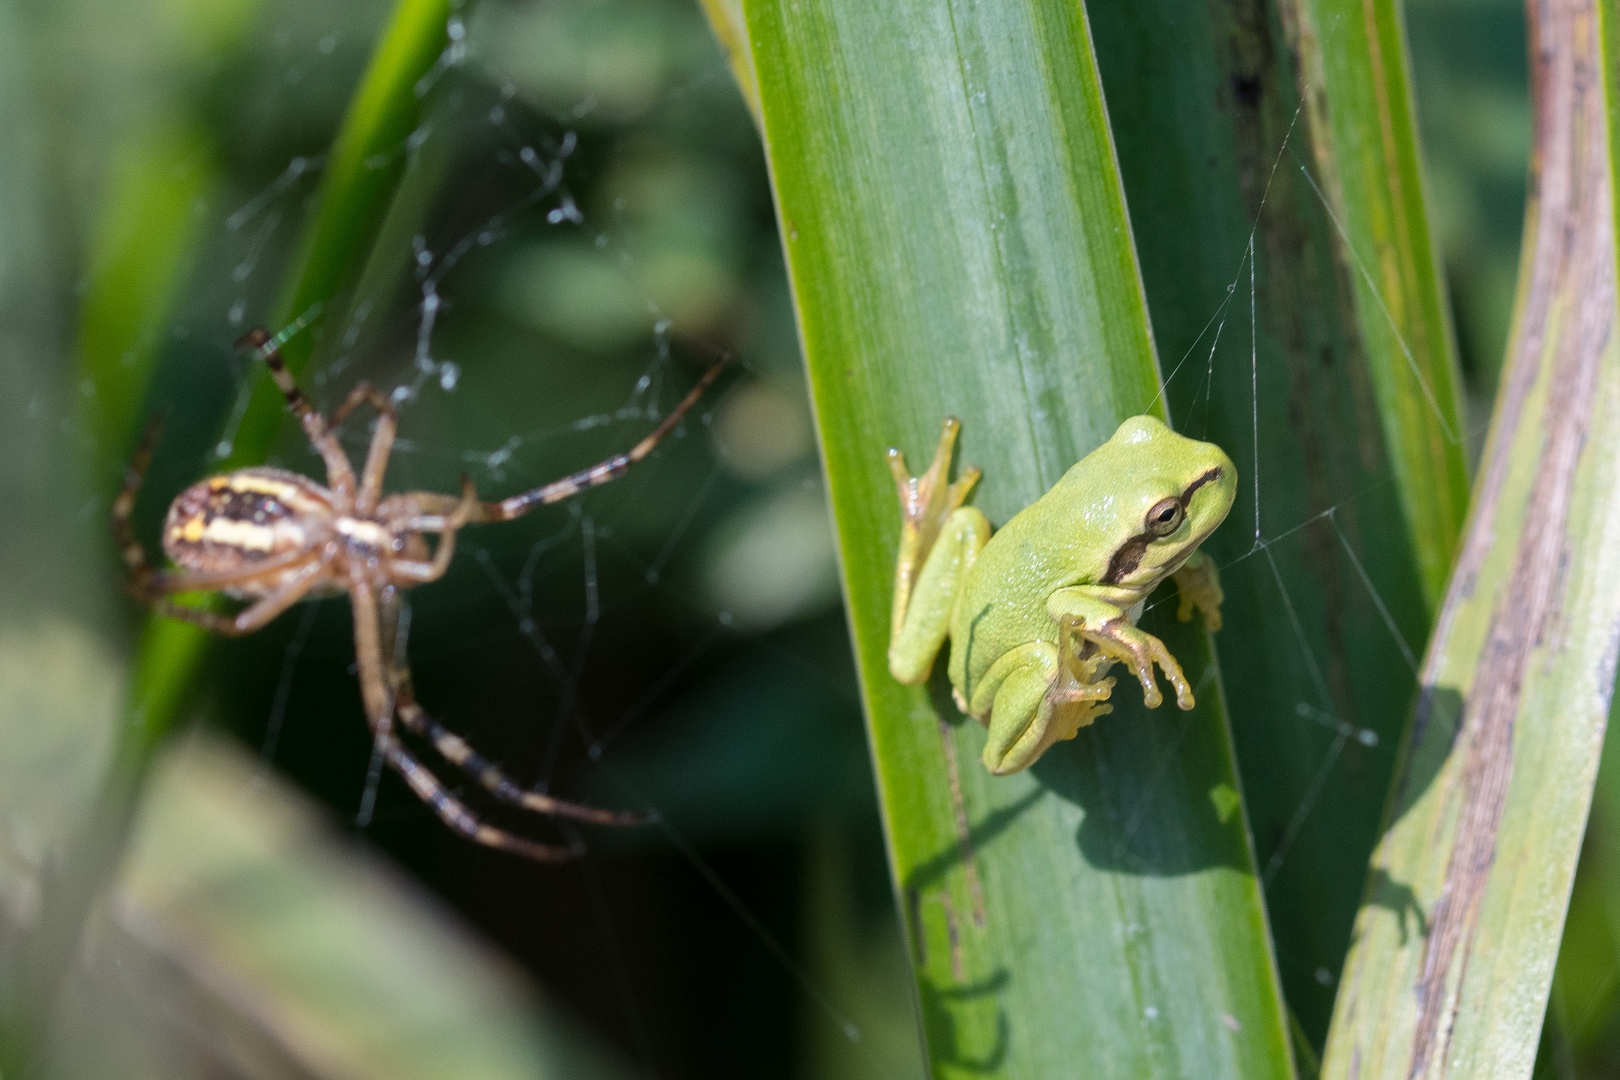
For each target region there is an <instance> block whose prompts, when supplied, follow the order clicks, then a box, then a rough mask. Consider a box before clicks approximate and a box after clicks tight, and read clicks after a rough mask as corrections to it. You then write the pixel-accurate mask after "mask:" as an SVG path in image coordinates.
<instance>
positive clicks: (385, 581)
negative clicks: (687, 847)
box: [112, 329, 725, 862]
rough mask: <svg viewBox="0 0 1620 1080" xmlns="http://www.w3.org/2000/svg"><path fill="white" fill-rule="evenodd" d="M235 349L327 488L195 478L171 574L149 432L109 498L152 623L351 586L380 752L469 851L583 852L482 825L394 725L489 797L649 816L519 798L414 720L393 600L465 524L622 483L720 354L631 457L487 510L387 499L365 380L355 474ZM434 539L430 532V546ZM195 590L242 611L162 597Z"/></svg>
mask: <svg viewBox="0 0 1620 1080" xmlns="http://www.w3.org/2000/svg"><path fill="white" fill-rule="evenodd" d="M237 344H238V346H239V347H249V348H252V349H254V350H255V351H256V353H257V354H258V356H259V357H260V358H261V359H263V360H264V362H265V365H266V366H267V367H268V368H269V369H270V374H271V376H272V378H274V380H275V382H276V386H277V387H278V388H279V389H280V390H281V392H282V394H283V396H285V397H286V399H287V406H288V408H289V409H290V410H291V411H292V412H293V413H294V414H295V415H296V416H297V417H298V420H299V423H300V424H301V425H302V426H303V429H304V434H305V436H306V437H307V438H308V439H309V442H310V445H311V446H313V447H314V449H315V451H316V452H317V453H318V454H320V456H321V459H322V461H323V462H324V463H325V465H326V485H325V486H322V485H320V484H317V483H316V482H315V481H313V480H311V479H310V478H309V477H306V476H302V475H299V474H298V473H293V472H289V471H287V470H285V469H277V468H272V467H269V466H255V467H252V468H246V469H239V470H237V471H236V472H232V473H227V474H225V475H222V476H215V477H212V478H210V479H207V480H204V481H202V482H200V483H197V484H194V485H192V486H191V487H189V488H187V489H186V490H185V491H183V492H181V493H180V494H179V495H178V496H176V498H175V500H174V502H173V503H172V504H171V505H170V507H169V512H168V515H167V516H166V517H165V519H164V523H163V550H164V552H165V553H166V554H167V555H168V556H169V558H170V559H171V560H173V562H174V563H175V567H176V568H175V569H169V570H154V569H153V568H152V567H151V566H150V565H149V564H148V563H147V559H146V552H145V550H144V548H143V547H142V545H141V544H140V542H139V541H138V540H136V538H135V535H134V531H133V529H132V528H131V526H130V515H131V513H132V512H133V511H134V508H135V500H136V497H137V496H138V495H139V493H140V489H141V484H142V482H143V480H144V479H145V474H146V470H147V467H148V466H149V465H150V464H151V460H152V452H153V448H154V447H155V445H156V441H157V437H158V433H159V427H158V425H157V424H155V423H154V424H153V425H152V426H150V427H149V428H148V429H147V433H146V436H145V437H144V438H143V439H142V441H141V444H140V447H139V448H138V449H137V450H136V452H135V456H134V458H133V459H132V461H131V463H130V467H129V470H128V472H127V474H126V476H125V481H124V487H123V490H122V491H121V492H120V493H119V495H118V498H117V499H116V500H115V501H114V503H113V512H112V527H113V535H114V538H115V539H116V540H117V542H118V545H119V547H120V549H121V551H122V553H123V558H124V565H125V568H126V570H127V572H128V584H129V588H130V591H131V592H132V593H134V594H135V596H136V597H138V598H139V599H141V600H144V601H145V602H147V603H149V604H151V605H152V606H153V608H154V609H155V610H156V611H158V612H159V613H160V614H163V615H167V616H170V617H173V618H179V619H186V620H188V621H190V622H193V623H196V624H197V625H199V626H202V627H204V628H206V629H208V630H212V631H214V632H215V633H219V634H224V635H226V636H237V635H242V634H248V633H252V632H253V631H254V630H257V629H259V628H260V627H262V626H264V625H266V624H267V623H269V622H270V621H271V620H273V619H274V618H276V616H278V615H280V614H281V613H282V612H284V611H286V610H287V609H288V608H290V607H291V606H292V605H293V604H295V603H297V602H298V601H299V600H302V599H305V598H306V597H310V596H319V595H328V594H335V593H339V592H346V593H348V594H349V599H350V603H351V606H352V609H353V616H354V637H355V656H356V660H357V663H358V667H359V673H360V691H361V698H362V700H363V701H364V702H365V708H366V716H367V720H368V722H369V725H370V727H371V731H372V737H373V739H374V740H375V742H376V746H377V750H378V753H379V755H380V757H381V758H382V760H383V761H385V762H386V763H387V764H388V766H389V767H390V768H392V769H393V770H394V771H395V772H397V773H399V774H400V776H401V777H402V778H404V780H405V782H406V784H407V785H408V786H409V787H410V788H411V790H412V791H413V792H414V793H415V794H416V795H417V797H418V798H420V799H421V800H422V801H423V802H425V803H426V804H427V805H428V806H429V807H431V808H432V810H433V811H434V813H435V814H437V815H438V817H439V818H440V819H441V820H442V821H443V822H444V823H445V824H446V825H448V826H449V827H450V828H451V829H453V830H455V831H456V832H458V833H460V834H461V835H462V836H464V837H466V838H468V839H470V840H472V841H474V842H476V843H479V844H483V845H485V846H487V847H492V848H497V849H499V850H502V851H508V852H511V853H513V854H517V855H522V856H525V857H527V858H530V859H535V860H538V861H542V862H556V861H560V860H563V859H567V858H571V857H572V856H574V855H575V854H577V853H578V849H577V848H576V847H562V846H557V845H550V844H541V843H537V842H535V841H532V840H528V839H525V838H523V837H520V836H517V835H516V834H514V833H511V832H508V831H506V830H504V829H499V828H496V827H494V826H491V825H487V824H485V823H483V822H482V821H481V820H479V818H478V817H477V816H476V815H475V814H474V813H473V812H472V811H471V810H469V809H468V808H467V806H466V805H465V804H464V803H462V802H461V801H460V800H458V799H457V798H456V797H455V796H453V795H452V794H451V793H450V792H449V791H448V790H447V789H446V788H445V786H444V784H443V783H442V782H441V781H440V780H439V779H438V777H437V776H436V775H435V774H434V773H433V772H432V771H431V770H430V769H428V768H427V767H426V766H425V765H423V764H422V763H421V762H420V761H418V760H417V759H416V758H415V757H414V756H413V755H412V754H411V752H410V750H409V749H408V748H407V747H406V746H405V744H404V742H403V741H402V740H401V738H400V736H399V732H398V731H397V730H396V726H395V725H396V721H397V722H398V725H399V727H400V728H403V729H404V731H405V732H407V733H409V734H411V735H413V736H415V737H418V738H421V739H424V740H425V741H427V742H429V743H431V744H432V745H433V747H434V748H435V750H437V752H438V753H439V755H440V756H441V757H443V758H444V759H445V761H446V762H448V763H449V764H451V765H453V766H455V767H456V768H457V769H459V770H461V771H463V772H464V773H465V774H466V775H467V776H469V777H470V778H472V779H473V780H474V781H476V782H477V783H478V784H479V785H480V786H481V787H482V788H483V789H484V790H485V791H486V792H487V793H488V794H489V795H490V796H491V797H492V798H494V799H495V800H496V801H497V802H500V803H503V804H506V805H509V806H512V807H515V808H518V809H522V810H527V811H531V812H533V813H537V814H543V815H548V816H553V817H566V818H573V819H575V820H579V821H585V822H591V823H594V824H601V825H630V824H638V823H642V822H645V821H646V820H647V816H646V815H643V814H637V813H632V812H625V811H612V810H600V809H597V808H595V807H589V806H583V805H580V804H578V803H572V802H567V801H565V800H562V799H556V798H553V797H551V796H549V795H544V794H541V793H539V792H534V791H528V790H525V789H523V788H521V787H520V786H519V785H517V784H516V783H515V782H513V781H512V780H511V779H510V778H508V777H507V776H506V775H505V774H504V773H503V772H501V770H500V769H499V768H497V767H496V766H495V765H494V764H492V763H491V762H489V761H488V760H487V759H485V758H484V757H482V756H480V755H479V754H478V753H477V752H476V751H474V750H473V749H472V747H470V746H469V745H468V744H467V743H466V742H465V741H464V740H463V739H461V738H460V737H459V736H457V735H455V734H453V733H451V732H449V731H447V730H446V729H445V728H444V727H442V726H441V725H440V724H438V723H437V722H436V721H434V720H433V719H432V718H430V717H429V716H428V715H427V714H426V713H425V712H423V710H422V708H421V706H420V705H418V704H417V702H416V697H415V693H414V691H413V690H412V688H411V679H410V672H409V670H408V669H407V668H406V667H405V666H404V663H403V660H396V659H395V652H394V648H393V646H394V636H395V633H396V629H397V626H398V622H399V608H400V596H399V594H400V592H401V591H402V590H404V589H408V588H411V587H412V586H415V585H423V584H427V583H428V582H432V581H437V580H438V579H439V578H440V577H442V576H444V573H445V571H446V570H448V569H449V566H450V560H451V557H452V556H453V555H454V553H455V542H456V533H457V531H458V530H460V529H461V528H463V527H464V526H466V525H469V524H473V523H484V522H498V521H511V520H513V519H514V518H518V517H521V516H523V515H524V514H526V513H528V512H529V511H531V510H533V509H535V508H537V507H540V506H545V505H548V504H551V503H555V502H560V501H562V500H563V499H567V498H569V497H571V496H573V495H576V494H578V493H580V492H582V491H585V490H587V489H588V488H593V487H597V486H599V485H602V484H606V483H608V482H609V481H611V480H614V479H617V478H618V477H620V476H623V475H624V474H625V472H627V471H628V470H629V468H630V466H632V465H633V464H635V463H636V462H638V461H640V460H642V459H643V458H645V457H646V456H647V455H648V454H650V453H651V452H652V450H653V448H654V447H655V446H657V445H658V443H659V441H660V440H662V439H663V438H664V437H665V436H666V435H668V434H669V433H670V432H671V431H673V430H674V429H675V427H676V425H677V424H679V423H680V421H681V419H682V418H683V417H684V416H685V415H686V413H687V412H688V411H689V410H690V409H691V408H692V407H693V406H694V405H695V404H697V401H698V399H699V398H700V397H701V396H702V394H703V392H704V390H705V389H707V388H708V386H709V385H710V384H711V383H713V382H714V379H715V377H716V376H717V375H718V374H719V371H720V368H721V367H722V366H723V365H724V363H725V361H724V360H722V361H721V362H720V363H717V364H715V365H714V366H713V367H711V368H710V369H709V370H708V371H707V372H705V373H704V375H703V377H702V378H701V379H700V380H699V381H698V384H697V386H696V387H694V388H693V389H692V391H691V392H690V393H688V394H687V395H686V397H685V398H683V399H682V400H681V402H680V404H678V405H677V406H676V407H675V409H674V410H673V411H672V412H670V414H669V415H668V416H666V417H665V418H664V419H663V421H662V422H661V423H660V424H659V425H658V426H657V427H656V428H654V429H653V431H652V432H651V433H650V434H649V435H647V436H646V438H644V439H642V440H641V441H640V442H638V443H637V444H636V445H635V446H633V447H632V448H631V449H630V450H629V451H628V452H627V453H623V454H617V455H615V456H613V457H611V458H609V459H607V460H606V461H603V462H601V463H599V464H597V465H593V466H591V467H590V468H588V469H582V470H580V471H579V472H576V473H573V474H572V475H569V476H566V477H563V478H562V479H561V480H556V481H553V482H552V483H549V484H545V485H543V486H541V487H538V488H535V489H533V490H532V491H526V492H523V493H521V494H518V495H513V496H510V497H509V498H506V499H503V500H500V501H499V502H482V501H480V500H479V499H478V496H477V492H476V490H475V489H474V487H473V484H472V481H471V480H470V479H468V478H467V477H466V476H463V477H462V483H461V494H460V495H445V494H440V493H438V492H429V491H409V492H402V493H399V494H395V495H389V496H387V497H384V495H383V493H382V488H383V481H384V477H385V474H386V472H387V469H388V459H389V455H390V454H391V452H392V450H393V445H394V437H395V434H396V432H397V431H398V417H397V415H396V414H395V412H394V408H393V406H392V404H391V403H390V402H389V401H388V399H387V398H386V397H384V396H383V395H382V394H380V393H378V392H377V391H375V390H373V389H372V388H371V387H370V386H368V385H367V384H365V383H361V384H359V385H357V386H355V388H354V390H353V391H352V392H351V393H350V394H349V396H348V398H347V399H345V400H344V402H343V403H342V404H341V405H340V406H339V407H338V408H337V409H336V410H335V411H334V413H333V422H334V423H340V422H341V421H342V420H343V418H344V417H346V416H347V415H348V414H349V413H350V412H352V411H353V410H354V409H355V408H356V407H358V406H359V405H361V404H370V405H371V406H372V408H374V409H375V410H376V411H377V425H376V429H375V432H374V433H373V435H372V438H371V443H370V445H369V447H368V449H367V452H366V460H365V464H364V465H363V466H362V468H361V471H360V474H359V475H358V476H356V474H355V472H354V467H353V466H352V465H351V464H350V462H349V459H348V455H347V454H345V453H344V451H343V448H342V446H341V445H340V444H339V442H338V440H337V437H336V436H335V435H334V434H333V430H332V427H331V425H329V424H328V423H327V421H326V419H325V418H324V417H323V416H322V415H321V414H320V413H319V412H317V411H316V410H315V409H313V408H312V407H311V406H310V405H309V403H308V401H306V400H305V398H304V395H303V394H302V393H301V392H300V391H299V389H298V386H297V384H296V383H295V382H294V380H293V377H292V375H291V373H290V372H288V371H287V369H286V366H285V365H284V364H283V362H282V359H281V355H280V353H279V352H278V351H277V349H276V345H275V342H273V341H272V340H271V339H270V336H269V335H268V334H267V333H266V332H265V331H264V330H263V329H255V330H252V331H250V332H249V333H248V334H246V335H245V336H244V337H243V338H242V339H241V341H239V342H238V343H237ZM429 535H436V536H438V538H439V539H438V542H437V543H436V544H435V545H433V546H432V547H431V548H430V547H429V544H428V541H427V539H426V537H427V536H429ZM191 592H222V593H225V594H226V595H228V596H231V597H233V598H236V599H240V600H246V601H248V605H247V607H245V608H243V609H242V610H241V611H239V612H237V613H236V614H235V615H222V614H219V613H217V612H215V611H212V610H210V609H208V608H202V607H194V606H190V605H186V604H179V603H176V602H174V601H173V600H172V599H170V598H171V597H173V596H175V595H177V594H180V593H191Z"/></svg>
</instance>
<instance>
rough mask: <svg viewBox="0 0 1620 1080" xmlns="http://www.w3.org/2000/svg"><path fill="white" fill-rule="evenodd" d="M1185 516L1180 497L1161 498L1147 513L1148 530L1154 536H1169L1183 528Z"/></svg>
mask: <svg viewBox="0 0 1620 1080" xmlns="http://www.w3.org/2000/svg"><path fill="white" fill-rule="evenodd" d="M1184 516H1185V515H1184V513H1183V511H1182V509H1181V500H1180V499H1175V498H1171V499H1160V500H1159V501H1158V502H1156V503H1154V504H1153V509H1151V510H1149V511H1148V513H1147V531H1148V532H1149V533H1151V534H1152V535H1154V536H1169V535H1170V534H1171V533H1173V532H1175V531H1176V530H1177V529H1179V528H1181V519H1182V517H1184Z"/></svg>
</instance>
